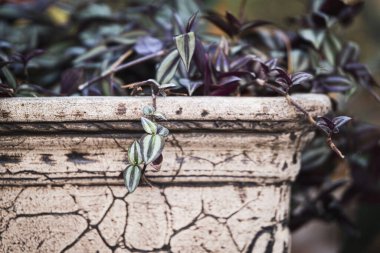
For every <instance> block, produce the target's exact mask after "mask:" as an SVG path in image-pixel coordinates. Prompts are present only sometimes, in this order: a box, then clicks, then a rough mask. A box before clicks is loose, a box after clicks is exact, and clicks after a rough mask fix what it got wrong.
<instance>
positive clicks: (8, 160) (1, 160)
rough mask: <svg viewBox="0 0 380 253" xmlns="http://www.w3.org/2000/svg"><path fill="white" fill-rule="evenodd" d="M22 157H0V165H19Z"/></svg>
mask: <svg viewBox="0 0 380 253" xmlns="http://www.w3.org/2000/svg"><path fill="white" fill-rule="evenodd" d="M21 158H22V155H0V164H5V163H20V162H21Z"/></svg>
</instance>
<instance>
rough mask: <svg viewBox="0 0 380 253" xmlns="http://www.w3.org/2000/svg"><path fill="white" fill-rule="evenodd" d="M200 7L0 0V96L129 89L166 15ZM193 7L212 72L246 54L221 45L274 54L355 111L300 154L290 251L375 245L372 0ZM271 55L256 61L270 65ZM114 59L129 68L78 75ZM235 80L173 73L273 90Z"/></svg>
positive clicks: (169, 33)
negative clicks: (330, 135) (329, 137)
mask: <svg viewBox="0 0 380 253" xmlns="http://www.w3.org/2000/svg"><path fill="white" fill-rule="evenodd" d="M210 9H212V10H213V11H206V10H210ZM198 10H199V5H198V4H197V3H196V2H193V1H179V0H178V1H174V0H172V1H143V0H140V1H74V0H60V1H53V0H37V1H30V0H29V1H28V0H18V1H15V0H13V1H2V2H1V4H0V67H1V74H0V78H1V82H0V95H1V96H51V95H105V96H107V95H129V94H130V91H128V90H125V89H122V88H121V87H122V86H123V85H124V84H126V83H132V82H137V81H141V80H146V79H149V78H154V76H155V69H156V63H157V60H156V58H157V56H160V55H161V54H159V53H160V52H161V50H163V49H165V48H167V47H168V46H170V45H171V44H173V33H174V34H179V33H180V31H177V30H176V29H178V27H176V26H175V25H173V24H176V23H183V24H186V22H187V19H188V18H189V17H190V16H191V15H192V14H193V13H194V12H196V11H198ZM226 10H228V11H229V13H227V14H226V13H225V11H226ZM305 10H308V11H307V12H306V11H305ZM200 11H201V12H200V13H199V16H201V17H203V18H202V19H200V20H199V24H197V25H198V26H197V32H199V31H202V32H203V34H204V35H203V37H202V39H204V40H207V41H208V42H210V45H211V46H210V47H208V48H207V50H208V52H209V53H210V54H212V55H213V56H214V57H212V59H211V61H212V63H213V64H214V66H213V68H215V69H214V70H213V72H212V73H214V72H218V73H219V72H223V71H224V68H227V70H228V71H230V72H231V70H230V69H229V68H230V67H231V65H232V66H236V65H239V64H240V65H242V66H243V65H244V64H246V65H249V64H251V63H250V62H249V59H245V58H244V57H243V58H233V56H234V55H232V56H229V57H231V58H230V59H234V60H235V61H234V62H233V63H231V62H229V63H228V59H227V58H228V57H227V58H226V55H227V54H228V51H234V52H235V54H236V56H239V52H241V50H250V51H249V52H251V53H254V54H257V55H259V56H262V58H265V57H269V59H271V58H276V59H278V62H279V64H280V65H281V66H283V67H286V68H287V69H288V70H290V71H289V72H295V71H306V72H310V73H312V74H313V75H314V76H315V78H314V79H312V80H311V81H309V82H308V83H307V84H306V85H302V86H297V87H295V88H294V91H295V92H310V91H311V92H317V93H326V94H327V95H329V96H330V98H331V99H332V101H333V103H334V108H335V111H339V113H343V114H346V115H349V116H351V117H353V118H354V122H353V123H352V124H350V125H349V127H346V128H345V129H342V131H341V133H340V135H339V137H338V138H337V141H336V143H337V145H338V147H339V148H340V149H341V150H342V151H343V153H344V154H345V155H346V159H345V160H342V159H340V158H339V157H337V156H336V155H335V154H334V153H333V152H332V151H331V150H330V149H329V148H328V147H327V146H326V145H325V144H324V139H323V138H322V134H317V136H316V138H315V139H314V140H313V142H312V143H310V145H309V147H308V148H307V149H306V151H305V152H304V154H303V157H302V169H301V174H300V176H299V177H298V179H297V181H296V183H295V185H294V189H293V197H292V212H291V214H290V217H291V220H290V228H291V230H292V232H293V233H294V237H293V238H294V239H293V240H294V242H293V252H296V253H298V252H307V253H309V252H310V253H314V252H315V253H316V252H323V253H328V252H343V253H351V252H352V253H354V252H355V253H356V252H367V253H372V252H373V253H375V252H379V250H380V221H379V219H378V217H377V216H378V214H379V213H380V114H379V110H378V109H380V103H379V100H380V96H379V88H378V87H379V86H378V84H377V83H376V81H375V80H380V68H379V67H380V50H379V49H378V48H379V44H380V42H379V41H380V33H379V30H378V29H377V27H379V25H380V16H379V15H377V14H378V13H379V12H380V2H379V1H375V0H373V1H366V2H365V3H364V2H363V1H357V0H315V1H307V0H290V1H286V4H284V2H283V0H271V1H265V0H252V1H246V0H242V1H227V0H224V1H222V0H218V1H216V0H209V1H202V9H201V10H200ZM206 20H208V21H209V22H206ZM247 20H253V21H249V22H248V21H247ZM168 21H171V22H168ZM221 36H224V38H225V39H220V37H221ZM215 38H218V39H215ZM239 39H240V40H242V41H244V43H245V44H244V45H250V46H249V48H248V49H246V48H244V46H242V47H231V49H226V48H228V46H229V44H228V43H227V42H226V41H227V40H228V41H231V43H233V42H234V41H237V40H239ZM252 45H253V46H252ZM238 46H239V45H238ZM242 48H243V49H242ZM226 51H227V52H226ZM360 52H361V53H360ZM141 58H143V59H146V60H144V61H143V64H141V62H139V59H141ZM242 59H244V60H247V61H245V62H244V61H243V60H242ZM231 61H232V60H231ZM131 62H132V63H133V62H135V63H136V64H130V65H128V64H129V63H131ZM362 62H363V63H366V65H363V64H362ZM198 64H199V63H198ZM229 64H231V65H229ZM234 64H235V65H234ZM276 64H277V62H274V61H268V62H266V63H265V65H266V66H267V68H268V69H269V70H270V69H271V68H273V66H275V65H276ZM251 65H252V64H251ZM118 66H126V68H125V69H123V71H119V72H117V73H112V74H110V75H107V76H106V78H101V79H99V80H97V81H95V82H93V84H91V85H88V83H87V85H85V86H83V84H86V81H88V80H91V79H94V78H95V79H96V78H97V77H99V76H101V75H102V74H104V73H109V72H107V71H110V69H112V68H115V67H118ZM367 66H368V69H367ZM251 67H252V68H253V69H256V67H255V66H251ZM263 68H264V70H265V67H263ZM227 70H226V71H225V72H228V71H227ZM260 71H262V69H260V70H259V71H256V72H255V75H256V76H259V75H261V74H260ZM179 72H181V71H179ZM371 72H372V75H371V74H370V73H371ZM240 74H241V73H237V72H236V71H235V73H234V76H239V75H240ZM225 77H226V75H217V74H215V78H222V79H223V78H225ZM192 78H193V79H194V78H195V79H196V78H198V79H199V78H200V77H197V76H196V75H195V76H193V77H192ZM232 78H234V77H232ZM222 79H220V80H222ZM238 80H239V79H231V78H230V79H228V82H224V83H223V82H222V84H223V85H221V86H223V87H221V86H216V87H211V88H212V90H206V91H205V89H204V88H203V89H202V88H199V87H201V86H202V85H203V84H204V83H202V82H199V81H193V80H192V79H191V78H187V79H185V81H184V80H183V78H182V82H181V81H180V80H179V81H178V83H177V85H178V90H177V91H176V90H175V91H174V92H173V94H174V95H175V94H177V92H178V91H181V89H182V90H185V93H190V94H193V95H202V94H206V95H207V94H211V95H242V96H244V95H275V94H274V93H273V92H271V91H270V90H265V89H260V88H257V87H255V88H254V89H253V88H252V86H250V85H248V84H244V85H241V86H240V87H239V85H236V82H237V81H238ZM227 84H228V86H227ZM81 87H84V88H81ZM198 88H199V89H198ZM238 88H239V89H238ZM318 235H321V236H318ZM326 235H328V236H326ZM312 245H314V246H312Z"/></svg>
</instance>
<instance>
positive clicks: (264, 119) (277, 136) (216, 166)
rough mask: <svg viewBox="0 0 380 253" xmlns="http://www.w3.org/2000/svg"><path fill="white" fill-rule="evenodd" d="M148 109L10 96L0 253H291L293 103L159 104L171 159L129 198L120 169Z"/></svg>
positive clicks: (313, 100)
mask: <svg viewBox="0 0 380 253" xmlns="http://www.w3.org/2000/svg"><path fill="white" fill-rule="evenodd" d="M295 99H297V101H299V103H300V104H302V105H303V107H304V108H305V109H307V110H308V111H310V113H311V114H312V115H313V116H319V115H323V114H325V113H326V112H327V111H328V110H329V108H330V103H329V100H328V98H327V97H325V96H318V95H313V96H308V95H302V96H301V95H299V96H295ZM150 102H151V101H150V100H149V98H109V97H107V98H99V97H95V98H84V97H80V98H79V97H78V98H33V99H27V98H12V99H1V100H0V185H1V187H0V191H1V193H0V252H28V253H32V252H115V253H119V252H120V253H121V252H255V253H261V252H262V253H270V252H273V253H286V252H288V251H289V232H288V229H287V223H288V209H289V197H290V196H289V195H290V184H291V182H292V181H293V180H294V179H295V177H296V175H297V173H298V170H299V166H300V163H299V152H300V150H301V149H302V147H303V146H304V144H305V142H307V140H308V139H310V138H311V136H312V133H311V129H310V128H309V127H308V125H307V123H306V122H305V121H304V120H303V117H302V115H301V114H299V113H298V112H297V111H296V110H295V109H294V108H293V107H291V106H289V105H288V104H287V102H286V100H284V99H283V98H208V97H198V98H175V97H167V98H160V99H158V101H157V105H158V110H159V111H161V112H163V113H164V114H165V115H166V116H167V118H168V122H164V123H163V124H164V125H165V126H167V127H168V128H169V129H170V130H171V131H172V134H171V135H170V136H169V137H168V138H167V142H166V146H165V151H164V163H163V166H162V169H161V170H160V171H159V172H153V171H152V170H149V171H148V172H147V177H148V179H149V180H150V181H151V182H152V186H149V185H147V184H142V185H140V187H139V188H138V189H137V190H136V191H135V192H134V193H132V194H130V193H128V192H127V190H126V189H125V187H124V186H123V179H122V175H121V173H122V171H123V169H124V168H125V167H126V166H127V158H126V151H127V148H128V146H129V144H130V143H131V142H132V141H133V140H134V139H136V138H138V137H139V136H140V135H141V133H142V132H141V126H140V125H139V122H138V120H139V117H140V116H141V109H142V107H143V106H144V105H147V104H149V103H150Z"/></svg>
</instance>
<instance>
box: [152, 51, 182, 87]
mask: <svg viewBox="0 0 380 253" xmlns="http://www.w3.org/2000/svg"><path fill="white" fill-rule="evenodd" d="M178 63H179V54H178V51H177V50H174V51H172V52H171V53H169V54H168V55H167V56H166V57H165V59H164V60H163V61H162V63H161V65H160V66H159V67H158V69H157V76H156V80H157V81H158V82H159V83H169V82H170V80H172V79H173V76H174V75H175V72H176V71H177V67H178Z"/></svg>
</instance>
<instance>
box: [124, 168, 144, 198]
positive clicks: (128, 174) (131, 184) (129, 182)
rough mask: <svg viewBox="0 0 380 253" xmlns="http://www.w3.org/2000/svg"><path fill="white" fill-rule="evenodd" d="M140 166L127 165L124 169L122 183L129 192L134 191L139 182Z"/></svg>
mask: <svg viewBox="0 0 380 253" xmlns="http://www.w3.org/2000/svg"><path fill="white" fill-rule="evenodd" d="M140 178H141V168H140V167H139V166H137V165H129V166H128V167H127V169H126V170H125V171H124V184H125V186H126V187H127V189H128V191H129V192H134V191H135V190H136V188H137V186H138V185H139V183H140Z"/></svg>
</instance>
